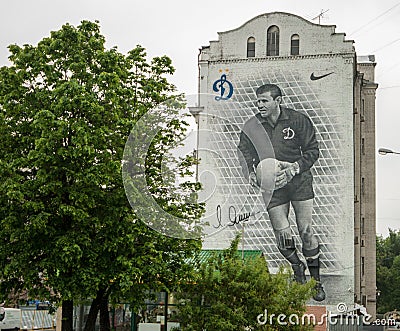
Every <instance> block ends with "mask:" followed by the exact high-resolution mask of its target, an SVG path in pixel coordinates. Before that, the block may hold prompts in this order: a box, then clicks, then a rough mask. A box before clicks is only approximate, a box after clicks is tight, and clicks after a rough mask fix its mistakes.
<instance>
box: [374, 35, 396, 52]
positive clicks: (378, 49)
mask: <svg viewBox="0 0 400 331" xmlns="http://www.w3.org/2000/svg"><path fill="white" fill-rule="evenodd" d="M399 40H400V38H397V39H395V40H393V41H391V42H390V43H388V44H386V45H384V46H382V47H379V48H377V49H376V50H374V51H372V53H376V52H378V51H380V50H382V49H384V48H386V47H388V46H390V45H392V44H394V43H397V42H398V41H399Z"/></svg>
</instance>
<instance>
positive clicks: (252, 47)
mask: <svg viewBox="0 0 400 331" xmlns="http://www.w3.org/2000/svg"><path fill="white" fill-rule="evenodd" d="M255 56H256V39H255V38H254V37H250V38H249V39H247V57H255Z"/></svg>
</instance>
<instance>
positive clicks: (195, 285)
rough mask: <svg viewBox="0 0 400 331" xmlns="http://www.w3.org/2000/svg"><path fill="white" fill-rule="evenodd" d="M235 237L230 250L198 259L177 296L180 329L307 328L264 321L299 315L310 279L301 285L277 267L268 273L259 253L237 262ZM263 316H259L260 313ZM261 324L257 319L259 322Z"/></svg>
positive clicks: (310, 285) (306, 295)
mask: <svg viewBox="0 0 400 331" xmlns="http://www.w3.org/2000/svg"><path fill="white" fill-rule="evenodd" d="M238 243H239V236H237V237H236V238H235V240H234V241H233V242H232V244H231V246H230V248H228V249H227V250H225V251H223V252H222V253H221V254H215V255H214V256H212V257H211V258H210V259H209V260H208V261H206V262H203V263H201V264H200V265H199V266H198V268H197V269H196V270H197V271H195V272H194V274H193V278H192V281H191V282H187V283H186V285H184V286H183V287H182V291H181V292H179V293H178V294H177V298H178V299H179V300H180V305H179V318H180V323H181V325H182V330H185V331H197V330H210V331H214V330H215V331H233V330H245V329H246V328H250V329H251V330H287V329H288V327H290V329H291V330H292V329H293V330H306V329H309V326H306V325H301V323H299V325H290V326H288V325H279V324H278V323H277V319H276V318H275V319H273V323H272V324H270V323H269V317H267V322H266V324H263V322H264V320H265V309H267V315H268V316H272V314H275V316H278V315H279V314H281V313H283V314H286V316H290V315H291V314H297V316H299V318H300V321H301V315H302V313H303V312H304V311H305V304H306V301H307V300H308V299H310V298H311V295H312V287H313V285H315V283H314V282H310V283H308V284H306V285H300V284H298V283H296V282H294V281H293V280H292V275H291V274H290V273H289V272H287V271H285V270H283V269H281V270H280V271H279V272H278V273H277V274H276V275H272V274H270V273H269V272H268V268H267V265H266V262H265V259H264V257H259V258H256V259H254V260H245V261H244V260H242V257H241V254H240V251H238V250H237V248H238ZM260 314H262V316H260V317H259V315H260ZM259 322H260V323H259Z"/></svg>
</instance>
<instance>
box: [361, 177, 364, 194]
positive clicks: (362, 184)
mask: <svg viewBox="0 0 400 331" xmlns="http://www.w3.org/2000/svg"><path fill="white" fill-rule="evenodd" d="M361 194H362V195H364V194H365V178H364V177H362V178H361Z"/></svg>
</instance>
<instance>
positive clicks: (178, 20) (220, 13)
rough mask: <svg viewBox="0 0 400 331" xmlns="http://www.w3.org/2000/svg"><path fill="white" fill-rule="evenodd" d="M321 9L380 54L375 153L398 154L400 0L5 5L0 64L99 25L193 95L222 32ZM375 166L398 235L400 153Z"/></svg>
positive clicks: (382, 218) (380, 205) (380, 195)
mask: <svg viewBox="0 0 400 331" xmlns="http://www.w3.org/2000/svg"><path fill="white" fill-rule="evenodd" d="M321 10H324V11H325V10H328V11H327V12H326V13H325V15H324V16H323V18H322V19H321V24H329V25H331V24H332V25H336V32H344V33H346V38H347V39H351V40H354V41H355V48H356V51H357V54H358V55H369V54H374V55H375V56H376V61H377V66H376V82H377V83H378V84H379V88H378V93H377V103H376V106H377V109H376V129H377V134H376V142H377V145H376V147H377V149H378V147H387V148H390V149H393V150H397V151H400V107H399V105H398V103H399V102H398V99H399V98H397V96H398V95H400V80H399V76H400V27H399V21H400V1H399V0H380V1H370V0H364V1H360V0H353V1H349V0H336V1H327V0H304V1H299V0H279V1H278V0H275V1H271V0H250V1H243V0H220V1H218V0H217V1H216V0H201V1H190V0H168V1H163V0H140V1H139V0H113V1H106V0H80V1H77V0H69V1H59V0H35V1H32V0H23V1H22V0H2V1H1V2H0V66H3V65H7V64H8V60H7V57H8V55H9V53H8V49H7V46H8V45H9V44H14V43H16V44H19V45H23V44H34V45H35V44H36V43H37V42H38V41H40V40H41V39H42V38H43V37H47V36H48V35H49V33H50V31H52V30H58V29H59V28H60V27H61V26H62V25H63V24H65V23H67V22H68V23H70V24H73V25H78V24H79V23H80V21H82V20H99V21H100V25H101V29H102V34H103V35H104V36H105V37H106V40H107V47H112V46H118V49H119V50H120V51H121V52H124V53H125V52H127V51H128V50H130V49H132V48H134V47H135V46H136V45H137V44H140V45H142V46H144V47H145V48H146V50H147V53H148V55H149V57H153V56H159V55H168V56H169V57H170V58H171V59H172V61H173V65H174V66H175V68H176V73H175V75H174V76H173V77H171V81H172V82H173V83H174V84H175V85H176V86H177V88H178V90H179V91H181V92H185V93H186V94H188V95H190V94H195V93H196V91H197V55H198V49H199V48H200V47H201V46H204V45H208V44H209V41H210V40H217V39H218V35H217V32H221V31H226V30H230V29H233V28H237V27H239V26H240V25H242V24H243V23H245V22H247V21H248V20H250V19H251V18H253V17H255V16H257V15H260V14H263V13H268V12H274V11H283V12H289V13H293V14H296V15H299V16H302V17H304V18H306V19H308V20H312V19H313V18H314V17H316V16H317V15H318V14H319V13H320V12H321ZM312 22H313V23H318V20H314V21H312ZM376 164H377V177H376V182H377V232H378V233H380V234H383V235H385V236H386V235H387V233H388V228H389V227H390V228H392V229H400V155H386V156H380V155H378V154H377V153H376Z"/></svg>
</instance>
